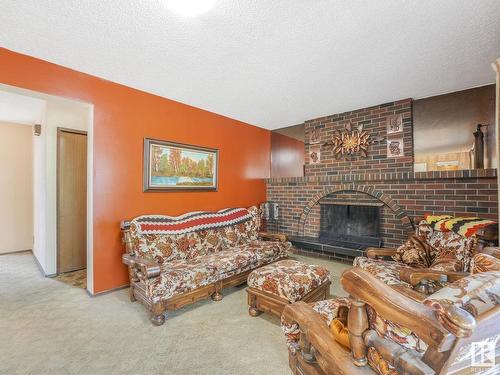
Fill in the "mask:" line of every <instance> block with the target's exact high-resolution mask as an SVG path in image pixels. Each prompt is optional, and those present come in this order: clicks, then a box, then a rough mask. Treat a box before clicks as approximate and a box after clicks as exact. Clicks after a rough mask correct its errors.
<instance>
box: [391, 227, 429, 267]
mask: <svg viewBox="0 0 500 375" xmlns="http://www.w3.org/2000/svg"><path fill="white" fill-rule="evenodd" d="M436 255H437V250H436V249H435V248H434V247H432V246H431V245H429V244H428V243H427V241H425V239H424V238H423V237H418V236H416V235H412V236H410V238H408V240H407V241H406V242H405V243H404V244H402V245H401V246H400V247H398V248H397V250H396V253H395V254H394V255H393V256H392V259H394V260H395V261H396V262H401V263H405V264H407V265H409V266H411V267H415V268H427V267H430V266H431V264H432V263H433V261H434V258H435V257H436Z"/></svg>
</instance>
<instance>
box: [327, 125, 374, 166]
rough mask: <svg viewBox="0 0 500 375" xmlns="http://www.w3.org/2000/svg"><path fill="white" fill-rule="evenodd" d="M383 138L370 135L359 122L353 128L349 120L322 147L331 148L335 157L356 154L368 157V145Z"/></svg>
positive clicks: (349, 156) (346, 156) (347, 157)
mask: <svg viewBox="0 0 500 375" xmlns="http://www.w3.org/2000/svg"><path fill="white" fill-rule="evenodd" d="M383 140H384V138H383V137H379V136H378V137H370V134H368V132H367V131H366V130H365V129H364V127H363V125H361V124H359V125H358V126H357V127H356V128H355V129H354V125H353V124H352V123H351V122H349V123H348V124H346V125H345V127H344V130H342V131H338V130H337V132H336V134H334V135H333V137H332V139H331V140H329V141H327V142H325V143H323V148H325V149H326V150H333V153H334V156H335V159H341V158H342V157H343V158H346V159H350V158H352V157H354V156H355V155H357V154H360V155H361V157H363V158H366V157H368V147H369V146H370V145H371V144H374V143H380V142H382V141H383Z"/></svg>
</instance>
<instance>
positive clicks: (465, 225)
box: [424, 215, 496, 237]
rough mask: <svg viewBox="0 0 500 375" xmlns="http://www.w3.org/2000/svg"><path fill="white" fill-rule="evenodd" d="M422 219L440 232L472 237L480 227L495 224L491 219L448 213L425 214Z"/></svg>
mask: <svg viewBox="0 0 500 375" xmlns="http://www.w3.org/2000/svg"><path fill="white" fill-rule="evenodd" d="M424 220H425V221H426V222H427V223H428V224H429V225H431V227H432V228H433V229H434V230H439V231H441V232H449V231H452V232H455V233H457V234H460V235H461V236H464V237H472V236H474V235H476V234H477V232H478V231H479V230H480V229H483V228H485V227H488V226H490V225H494V224H496V222H495V221H493V220H488V219H481V218H480V217H453V216H449V215H425V216H424Z"/></svg>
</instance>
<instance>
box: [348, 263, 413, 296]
mask: <svg viewBox="0 0 500 375" xmlns="http://www.w3.org/2000/svg"><path fill="white" fill-rule="evenodd" d="M353 266H354V267H360V268H362V269H364V270H366V271H368V272H369V273H371V274H372V275H373V276H375V277H377V278H378V279H380V280H381V281H383V282H384V283H386V284H387V285H401V286H405V287H409V288H411V285H410V284H408V283H406V282H404V281H401V280H400V278H399V272H400V271H401V270H402V269H404V268H410V269H411V268H412V267H410V266H407V265H405V264H402V263H398V262H393V261H388V260H379V259H371V258H366V257H357V258H354V262H353Z"/></svg>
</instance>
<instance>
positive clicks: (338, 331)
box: [330, 319, 351, 348]
mask: <svg viewBox="0 0 500 375" xmlns="http://www.w3.org/2000/svg"><path fill="white" fill-rule="evenodd" d="M330 330H331V331H332V334H333V337H334V338H335V341H337V342H338V343H339V344H340V345H342V346H343V347H345V348H350V347H351V344H350V342H349V330H348V329H347V327H346V326H344V323H342V322H341V321H340V319H333V320H332V323H331V324H330Z"/></svg>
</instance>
